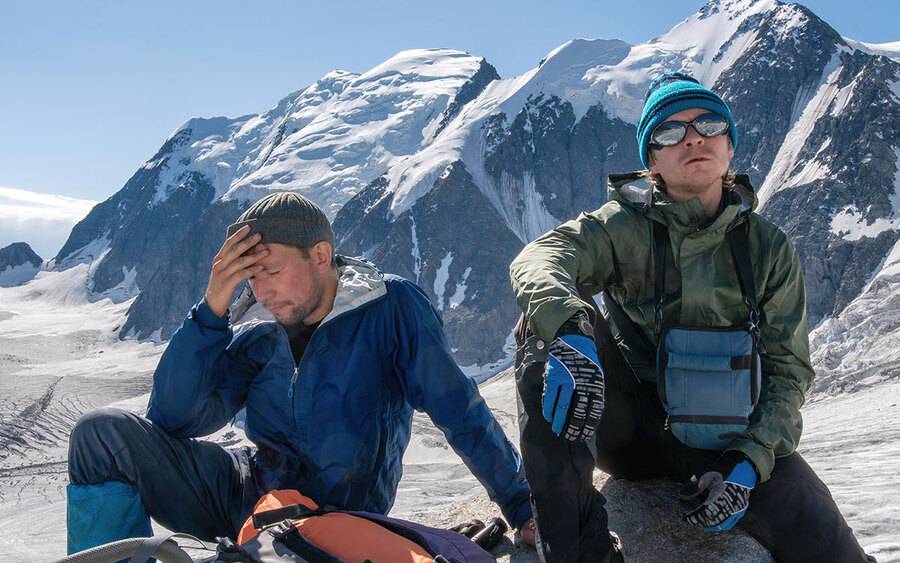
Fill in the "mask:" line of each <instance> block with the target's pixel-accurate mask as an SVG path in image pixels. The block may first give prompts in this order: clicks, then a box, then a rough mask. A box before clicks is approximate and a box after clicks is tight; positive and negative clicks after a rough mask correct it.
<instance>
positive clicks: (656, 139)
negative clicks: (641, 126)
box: [650, 121, 687, 147]
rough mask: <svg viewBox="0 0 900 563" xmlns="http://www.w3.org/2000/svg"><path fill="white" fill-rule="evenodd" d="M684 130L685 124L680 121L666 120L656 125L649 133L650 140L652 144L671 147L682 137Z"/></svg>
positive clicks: (685, 128)
mask: <svg viewBox="0 0 900 563" xmlns="http://www.w3.org/2000/svg"><path fill="white" fill-rule="evenodd" d="M686 130H687V125H686V124H684V123H682V122H680V121H666V122H665V123H660V124H659V125H657V126H656V129H654V130H653V133H651V134H650V142H651V143H653V144H654V145H660V146H663V147H671V146H672V145H677V144H678V143H680V142H681V140H682V139H684V133H685V131H686Z"/></svg>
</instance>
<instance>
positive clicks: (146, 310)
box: [122, 201, 244, 339]
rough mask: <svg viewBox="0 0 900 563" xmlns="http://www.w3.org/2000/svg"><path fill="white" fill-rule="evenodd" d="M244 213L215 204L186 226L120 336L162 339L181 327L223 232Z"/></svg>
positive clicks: (202, 285)
mask: <svg viewBox="0 0 900 563" xmlns="http://www.w3.org/2000/svg"><path fill="white" fill-rule="evenodd" d="M243 210H244V207H243V205H242V204H241V203H240V202H237V201H225V202H223V201H217V202H216V203H214V204H213V205H212V206H210V207H208V208H206V210H205V211H203V212H202V213H201V216H200V220H198V221H196V222H192V223H189V228H188V229H187V231H186V232H185V233H184V236H183V237H182V238H181V239H180V240H179V241H178V242H177V243H175V244H173V246H172V248H171V249H170V250H169V254H168V256H167V258H166V261H165V262H164V263H163V264H162V265H160V267H158V268H157V269H156V270H154V272H153V275H152V277H151V278H150V279H149V280H147V282H146V283H145V285H144V286H143V287H144V290H143V291H141V293H140V295H138V298H137V299H136V300H135V301H134V303H133V304H132V305H131V308H130V309H129V310H128V320H127V321H126V322H125V325H124V326H123V327H122V334H125V335H128V336H135V337H137V338H148V337H151V336H154V337H156V338H157V339H160V338H163V339H164V338H168V337H169V336H171V333H172V332H174V330H175V329H176V328H178V327H179V326H181V323H182V322H183V321H184V318H185V316H186V315H187V312H188V311H189V310H190V308H191V306H192V305H194V304H195V303H197V302H198V301H200V299H201V298H202V297H203V292H204V290H205V289H206V284H207V282H208V281H209V271H210V268H211V266H212V257H213V256H215V254H216V252H218V250H219V248H220V247H221V246H222V243H223V242H224V241H225V230H226V228H227V227H228V225H230V224H231V223H233V222H234V220H235V218H236V217H237V216H238V215H240V214H241V212H242V211H243ZM157 330H158V331H159V333H157V334H154V332H155V331H157Z"/></svg>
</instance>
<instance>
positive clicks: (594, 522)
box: [516, 320, 867, 563]
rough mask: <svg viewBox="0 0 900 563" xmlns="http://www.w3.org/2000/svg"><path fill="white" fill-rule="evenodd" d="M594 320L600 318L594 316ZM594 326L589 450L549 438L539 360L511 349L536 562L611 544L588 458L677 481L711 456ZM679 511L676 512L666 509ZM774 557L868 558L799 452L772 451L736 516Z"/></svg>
mask: <svg viewBox="0 0 900 563" xmlns="http://www.w3.org/2000/svg"><path fill="white" fill-rule="evenodd" d="M600 322H603V321H602V320H601V321H600ZM605 328H606V327H605V326H604V327H598V330H597V333H598V335H601V336H600V337H599V338H598V352H599V356H600V361H601V363H602V364H603V367H604V373H605V374H606V407H605V410H604V412H603V419H602V421H601V423H600V426H599V428H598V430H597V439H596V445H597V458H596V461H595V459H594V456H593V454H591V452H590V451H589V450H588V447H587V446H586V445H585V444H584V443H573V442H569V441H567V440H565V439H563V438H561V437H558V436H556V435H555V434H553V432H552V431H551V430H550V424H549V423H548V422H546V421H545V420H544V418H543V415H542V412H541V394H542V391H543V372H544V364H542V363H538V364H531V365H530V366H523V365H522V360H523V353H522V348H521V337H522V336H523V330H520V331H518V332H519V336H520V346H519V352H518V354H517V356H516V386H517V390H518V396H519V430H520V433H521V451H522V458H523V462H524V464H525V475H526V477H527V478H528V483H529V485H530V487H531V494H532V506H533V509H534V515H535V521H536V523H537V527H538V554H539V556H540V557H541V560H542V561H544V562H545V563H563V562H564V563H582V562H583V563H587V562H596V561H599V560H601V559H602V558H603V556H604V555H605V554H606V552H607V551H608V550H609V548H610V541H609V530H608V523H607V515H606V509H605V508H604V503H605V500H604V498H603V495H602V494H601V493H600V492H599V491H597V490H596V489H595V488H594V487H593V483H592V476H591V475H592V472H593V469H594V466H595V463H596V466H597V467H599V468H600V469H602V470H603V471H605V472H606V473H609V474H610V475H612V476H613V477H616V478H626V479H630V480H640V479H650V478H656V477H670V478H672V479H675V480H676V481H679V482H684V481H687V480H689V479H690V477H691V475H694V474H701V473H703V472H704V471H706V470H708V469H709V468H710V466H711V464H712V462H713V461H715V458H716V456H717V454H715V453H711V452H707V451H704V450H696V449H693V448H689V447H687V446H685V445H683V444H682V443H681V442H679V441H678V439H677V438H675V437H674V436H673V435H672V434H671V433H670V432H669V431H668V430H666V429H665V427H664V426H665V424H664V423H665V412H664V411H663V409H662V404H661V403H660V401H659V398H658V396H657V394H656V386H655V385H653V384H647V383H641V382H639V381H638V380H637V378H635V376H634V374H633V372H632V371H631V370H630V368H629V367H628V366H627V364H626V363H625V361H624V359H623V358H622V356H621V354H620V353H619V351H618V348H617V347H616V346H615V345H614V344H610V345H604V344H605V343H607V342H611V341H610V340H609V339H607V338H604V337H603V336H602V335H605V334H608V332H607V331H605ZM672 517H673V518H676V517H678V516H677V515H674V514H673V516H672ZM738 527H739V528H741V529H743V530H745V531H746V532H747V533H749V534H750V535H751V536H753V537H754V538H756V540H757V541H759V542H760V543H761V544H762V545H763V546H765V547H766V548H767V549H768V550H769V551H770V552H771V553H772V555H773V556H774V557H775V559H776V560H777V561H782V562H793V561H797V562H812V561H815V562H821V563H824V562H829V561H834V562H840V563H851V562H855V561H867V558H866V555H865V553H864V552H863V550H862V548H861V547H860V546H859V543H858V542H857V541H856V538H854V537H853V532H852V531H851V529H850V527H849V526H847V523H846V522H845V521H844V518H843V516H841V513H840V511H839V510H838V508H837V505H835V503H834V500H833V499H832V498H831V494H830V493H829V491H828V488H827V487H826V486H825V484H824V483H822V481H821V480H819V478H818V477H817V476H816V474H815V473H814V472H813V470H812V469H811V468H810V467H809V465H807V464H806V462H805V461H804V460H803V458H802V457H801V456H800V454H798V453H794V454H792V455H790V456H787V457H783V458H779V459H778V460H777V461H776V463H775V469H774V471H773V472H772V476H771V478H770V479H769V480H768V481H766V482H765V483H762V484H759V485H758V486H757V487H756V488H755V489H754V490H753V493H752V494H751V496H750V507H749V509H748V510H747V513H746V514H745V515H744V517H743V518H742V519H741V521H740V522H739V523H738Z"/></svg>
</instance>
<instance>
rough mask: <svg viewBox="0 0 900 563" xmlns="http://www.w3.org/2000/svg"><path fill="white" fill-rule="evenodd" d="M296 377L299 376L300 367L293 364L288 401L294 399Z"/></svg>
mask: <svg viewBox="0 0 900 563" xmlns="http://www.w3.org/2000/svg"><path fill="white" fill-rule="evenodd" d="M298 375H300V366H298V365H297V364H294V375H292V376H291V386H290V387H288V399H293V398H294V384H295V383H297V376H298Z"/></svg>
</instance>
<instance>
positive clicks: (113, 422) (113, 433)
mask: <svg viewBox="0 0 900 563" xmlns="http://www.w3.org/2000/svg"><path fill="white" fill-rule="evenodd" d="M143 426H144V424H142V419H141V418H140V417H139V416H137V415H136V414H134V413H131V412H129V411H126V410H123V409H118V408H114V407H104V408H100V409H95V410H92V411H90V412H88V413H86V414H84V415H83V416H82V417H81V418H80V419H79V420H78V422H77V423H76V424H75V427H74V428H73V429H72V433H71V435H70V436H69V480H70V481H71V482H72V483H82V484H88V483H94V482H96V480H97V479H103V478H104V477H105V476H106V474H107V473H108V472H109V471H108V470H109V466H110V465H111V463H112V460H113V458H114V456H115V455H116V453H117V452H119V451H121V449H123V448H124V447H126V446H128V445H129V444H132V445H133V443H134V442H135V441H136V440H137V439H139V438H140V436H141V435H143V434H146V429H143V428H142V427H143Z"/></svg>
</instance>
